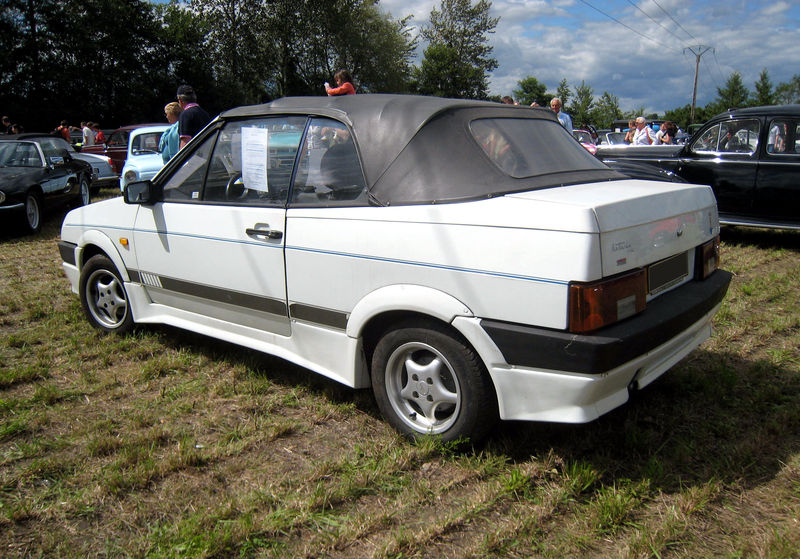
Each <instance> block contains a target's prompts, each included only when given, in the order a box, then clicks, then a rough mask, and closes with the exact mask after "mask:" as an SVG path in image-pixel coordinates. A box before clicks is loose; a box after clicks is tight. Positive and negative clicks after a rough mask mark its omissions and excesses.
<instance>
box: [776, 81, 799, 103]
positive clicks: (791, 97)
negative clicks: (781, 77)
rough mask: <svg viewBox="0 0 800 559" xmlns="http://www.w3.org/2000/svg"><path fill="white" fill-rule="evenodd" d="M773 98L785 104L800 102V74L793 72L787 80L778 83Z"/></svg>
mask: <svg viewBox="0 0 800 559" xmlns="http://www.w3.org/2000/svg"><path fill="white" fill-rule="evenodd" d="M775 98H776V102H778V103H783V104H787V105H788V104H791V103H800V74H795V75H794V76H793V77H792V79H791V80H789V81H788V82H785V83H780V84H778V86H777V87H776V88H775Z"/></svg>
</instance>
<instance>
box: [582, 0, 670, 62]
mask: <svg viewBox="0 0 800 559" xmlns="http://www.w3.org/2000/svg"><path fill="white" fill-rule="evenodd" d="M581 2H583V3H584V4H586V5H587V6H589V7H590V8H591V9H593V10H595V11H597V12H600V13H601V14H603V15H604V16H606V17H607V18H608V19H610V20H612V21H615V22H617V23H619V24H620V25H621V26H622V27H624V28H625V29H628V30H630V31H633V32H634V33H636V34H637V35H639V36H640V37H642V38H643V39H647V40H648V41H650V42H652V43H655V44H657V45H658V46H660V47H662V48H664V45H662V44H661V43H659V42H658V41H656V40H655V39H653V38H652V37H648V36H647V35H645V34H643V33H640V32H639V31H638V30H637V29H634V28H633V27H631V26H629V25H626V24H624V23H622V22H621V21H620V20H618V19H617V18H615V17H614V16H611V15H609V14H607V13H605V12H604V11H603V10H601V9H600V8H596V7H594V6H592V5H591V4H589V2H587V1H586V0H581ZM670 50H674V49H670ZM675 52H678V51H677V50H675Z"/></svg>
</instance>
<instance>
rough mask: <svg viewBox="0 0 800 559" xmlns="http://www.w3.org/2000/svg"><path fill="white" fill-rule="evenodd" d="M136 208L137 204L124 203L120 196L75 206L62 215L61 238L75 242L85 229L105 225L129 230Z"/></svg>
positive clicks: (99, 227)
mask: <svg viewBox="0 0 800 559" xmlns="http://www.w3.org/2000/svg"><path fill="white" fill-rule="evenodd" d="M138 210H139V206H138V205H135V204H126V203H125V200H123V199H122V197H121V196H117V197H116V198H110V199H108V200H102V201H100V202H93V203H91V204H89V205H88V206H82V207H80V208H75V209H74V210H72V211H70V212H69V213H68V214H67V215H66V216H65V217H64V222H63V223H62V225H61V239H62V240H64V241H67V242H70V243H76V244H77V243H78V242H79V241H80V238H81V236H82V235H83V234H84V232H86V231H87V230H91V229H102V228H106V227H109V228H113V229H114V230H120V231H124V230H126V229H128V230H130V229H132V228H133V223H134V220H135V218H136V212H137V211H138Z"/></svg>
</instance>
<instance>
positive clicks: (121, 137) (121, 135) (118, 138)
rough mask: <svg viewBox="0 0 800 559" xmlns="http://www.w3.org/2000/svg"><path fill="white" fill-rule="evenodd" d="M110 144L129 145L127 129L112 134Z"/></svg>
mask: <svg viewBox="0 0 800 559" xmlns="http://www.w3.org/2000/svg"><path fill="white" fill-rule="evenodd" d="M108 145H109V146H127V145H128V133H127V132H125V131H120V132H114V133H113V134H111V137H110V138H109V139H108Z"/></svg>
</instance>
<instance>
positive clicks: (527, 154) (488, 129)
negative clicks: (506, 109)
mask: <svg viewBox="0 0 800 559" xmlns="http://www.w3.org/2000/svg"><path fill="white" fill-rule="evenodd" d="M469 128H470V132H471V133H472V137H473V138H474V139H475V141H476V142H477V143H478V145H479V146H480V147H481V149H482V150H483V152H484V153H485V154H486V155H487V156H488V157H489V159H490V160H491V161H492V163H494V164H495V165H496V166H497V167H498V168H499V169H500V170H501V171H503V172H504V173H506V174H508V175H509V176H511V177H514V178H527V177H535V176H540V175H548V174H553V173H561V172H570V171H581V170H591V169H605V170H608V168H607V167H606V166H605V165H603V163H602V162H600V161H599V160H597V159H596V158H595V157H594V156H593V155H592V154H590V153H589V152H588V151H587V150H585V149H584V148H583V147H582V146H581V145H580V144H579V143H578V142H577V141H576V140H575V138H573V137H572V135H571V134H570V133H569V132H568V131H567V130H566V129H565V128H564V127H563V126H561V124H559V123H558V122H557V121H550V120H543V119H530V118H481V119H476V120H473V121H472V122H471V123H470V125H469ZM576 148H578V149H576Z"/></svg>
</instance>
